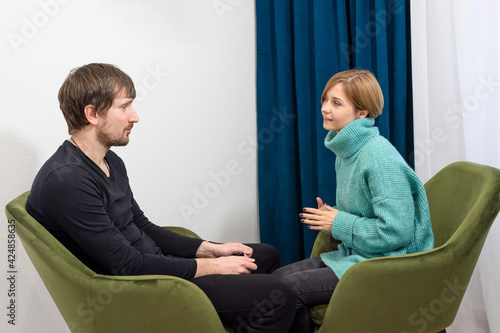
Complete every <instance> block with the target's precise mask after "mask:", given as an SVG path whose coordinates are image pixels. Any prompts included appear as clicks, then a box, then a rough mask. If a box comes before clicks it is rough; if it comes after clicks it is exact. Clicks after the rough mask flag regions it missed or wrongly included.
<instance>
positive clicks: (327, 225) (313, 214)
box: [299, 197, 339, 232]
mask: <svg viewBox="0 0 500 333" xmlns="http://www.w3.org/2000/svg"><path fill="white" fill-rule="evenodd" d="M316 201H317V202H318V208H317V209H316V208H310V207H306V208H304V213H301V214H299V217H300V222H302V223H305V224H308V226H307V228H309V229H311V230H321V231H328V232H331V231H332V225H333V220H334V219H335V216H337V214H338V213H339V210H338V209H335V208H333V207H330V206H329V205H328V204H323V200H321V198H319V197H318V198H316Z"/></svg>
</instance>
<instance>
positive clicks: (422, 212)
mask: <svg viewBox="0 0 500 333" xmlns="http://www.w3.org/2000/svg"><path fill="white" fill-rule="evenodd" d="M374 124H375V120H374V119H372V118H358V119H356V120H354V121H352V122H350V123H349V124H348V125H346V126H345V127H344V128H343V129H342V130H340V131H339V132H338V133H337V132H334V131H330V132H329V133H328V134H327V136H326V138H325V145H326V147H327V148H329V149H331V150H332V151H333V152H334V153H335V154H336V156H337V159H336V162H335V171H336V177H337V205H336V207H335V208H337V209H338V210H339V211H340V212H339V213H338V214H337V216H336V217H335V219H334V220H333V225H332V236H333V237H334V238H335V239H338V240H340V241H342V244H340V245H339V248H338V251H332V252H327V253H323V254H321V259H323V261H324V262H325V264H326V265H327V266H329V267H330V268H331V269H333V271H334V272H335V274H336V275H337V277H338V278H341V277H342V275H343V274H344V273H345V272H346V271H347V269H349V267H351V266H352V265H354V264H355V263H357V262H360V261H362V260H365V259H369V258H375V257H382V256H394V255H400V254H407V253H414V252H419V251H425V250H429V249H432V248H433V246H434V236H433V233H432V227H431V222H430V215H429V206H428V203H427V196H426V194H425V190H424V186H423V185H422V183H421V181H420V180H419V178H418V177H417V175H416V174H415V172H414V171H413V170H412V169H411V168H410V167H409V166H408V165H407V164H406V162H405V161H404V160H403V158H402V157H401V155H400V154H399V153H398V151H397V150H396V149H395V148H394V146H392V144H391V143H390V142H389V141H387V140H386V139H385V138H384V137H382V136H380V135H379V131H378V128H377V127H375V126H374Z"/></svg>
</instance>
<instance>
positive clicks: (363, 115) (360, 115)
mask: <svg viewBox="0 0 500 333" xmlns="http://www.w3.org/2000/svg"><path fill="white" fill-rule="evenodd" d="M366 117H368V111H366V110H358V118H366Z"/></svg>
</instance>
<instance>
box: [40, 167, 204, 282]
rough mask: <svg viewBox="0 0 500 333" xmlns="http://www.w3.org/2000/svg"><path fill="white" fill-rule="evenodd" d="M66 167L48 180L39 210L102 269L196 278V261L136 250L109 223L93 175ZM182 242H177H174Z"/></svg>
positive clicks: (123, 273)
mask: <svg viewBox="0 0 500 333" xmlns="http://www.w3.org/2000/svg"><path fill="white" fill-rule="evenodd" d="M65 168H68V169H67V170H66V171H64V172H58V173H57V175H56V174H55V173H52V174H51V175H49V176H48V177H47V178H46V180H45V182H44V184H43V191H41V193H43V194H44V195H43V196H42V197H41V198H40V207H43V211H44V215H45V216H46V217H47V218H49V219H50V220H53V221H56V222H57V224H59V225H60V226H61V227H62V228H63V229H64V231H65V232H66V233H67V234H68V235H69V237H71V238H72V240H73V241H74V242H76V243H77V244H78V245H79V246H80V248H81V249H83V251H85V252H86V253H87V254H88V255H89V256H90V257H91V258H92V259H93V260H95V261H96V262H97V263H98V264H99V265H100V266H101V267H102V268H103V269H105V270H106V271H107V272H110V273H111V274H113V275H147V274H162V275H173V276H178V277H181V278H185V279H190V278H192V277H194V275H195V273H196V269H197V264H196V261H195V260H194V259H184V258H173V257H168V256H165V255H163V254H161V253H159V254H154V253H144V252H141V251H138V250H137V249H136V248H134V246H132V245H131V244H130V242H128V241H127V240H126V239H125V238H124V236H123V235H122V233H121V232H120V231H119V230H118V229H117V228H116V227H115V226H114V224H113V222H112V221H111V220H110V218H109V216H108V214H107V212H106V210H105V208H104V206H103V199H102V197H101V194H100V189H99V185H98V184H97V183H96V182H95V180H94V179H93V178H92V176H91V175H90V174H89V173H88V172H87V171H85V170H83V169H81V168H79V167H77V166H66V167H65ZM54 203H58V204H54ZM174 238H175V237H174ZM180 241H181V240H180V239H176V240H175V241H174V243H179V242H180ZM178 246H179V245H177V247H178ZM190 247H191V248H192V247H193V245H191V246H190ZM191 251H192V250H191Z"/></svg>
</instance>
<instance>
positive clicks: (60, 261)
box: [6, 192, 95, 332]
mask: <svg viewBox="0 0 500 333" xmlns="http://www.w3.org/2000/svg"><path fill="white" fill-rule="evenodd" d="M28 194H29V192H26V193H24V194H23V195H21V196H19V197H18V198H16V199H14V200H12V201H11V202H10V203H8V204H7V207H6V214H7V217H8V218H9V219H13V220H15V221H16V222H15V227H16V234H17V235H18V236H19V238H20V239H21V241H22V244H23V247H24V249H25V250H26V252H27V254H28V256H29V257H30V259H31V262H32V263H33V265H34V266H35V268H36V270H37V272H38V273H39V275H40V277H41V278H42V281H43V283H44V285H45V286H46V287H47V290H48V291H49V293H50V295H51V297H52V298H53V299H54V301H55V303H56V305H57V308H58V309H59V311H60V312H61V314H62V316H63V318H65V320H66V323H67V324H68V326H69V328H70V329H71V330H72V331H73V330H77V329H78V328H80V329H82V328H83V332H95V330H94V329H93V326H92V325H91V324H92V322H90V323H89V321H88V320H86V319H87V317H86V316H83V315H82V316H75V313H76V312H77V311H78V309H79V308H81V304H82V301H83V302H84V301H85V300H87V299H88V298H89V297H90V296H91V295H90V281H91V277H92V276H94V275H95V273H94V272H93V271H92V270H90V269H89V268H87V267H86V266H85V265H83V264H82V263H81V262H80V261H79V260H78V259H77V258H76V257H75V256H73V255H72V254H71V253H70V252H69V251H68V250H67V249H66V248H65V247H64V246H63V245H62V244H61V243H60V242H59V241H57V240H56V239H55V238H54V236H52V234H50V233H49V232H48V231H47V230H46V229H45V228H44V227H43V226H41V225H40V224H39V223H38V222H37V221H36V220H35V219H33V218H32V217H31V216H30V215H29V214H28V212H27V211H26V208H25V207H26V199H27V197H28ZM69 318H71V319H69Z"/></svg>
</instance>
